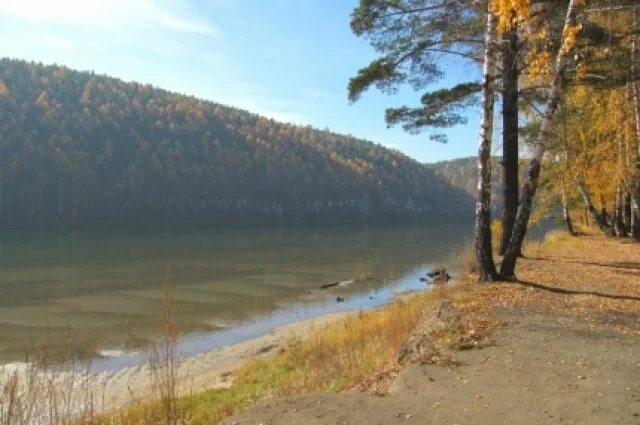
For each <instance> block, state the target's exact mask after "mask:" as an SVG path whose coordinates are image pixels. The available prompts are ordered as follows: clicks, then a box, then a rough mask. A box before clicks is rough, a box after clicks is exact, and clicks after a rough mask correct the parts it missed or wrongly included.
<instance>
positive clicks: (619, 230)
mask: <svg viewBox="0 0 640 425" xmlns="http://www.w3.org/2000/svg"><path fill="white" fill-rule="evenodd" d="M622 194H623V190H622V185H621V184H618V188H617V189H616V211H615V214H614V222H613V225H614V230H615V233H616V235H617V236H618V237H621V238H622V237H624V236H625V231H624V218H623V214H624V207H623V204H622V203H623V195H622Z"/></svg>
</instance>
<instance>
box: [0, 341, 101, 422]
mask: <svg viewBox="0 0 640 425" xmlns="http://www.w3.org/2000/svg"><path fill="white" fill-rule="evenodd" d="M32 351H33V352H35V355H31V356H27V358H26V362H25V363H22V364H18V365H6V366H3V367H1V368H0V425H67V424H69V425H70V424H75V423H80V424H82V425H93V424H98V417H97V414H96V412H97V410H98V408H99V407H100V403H101V401H102V400H101V399H100V397H99V395H98V394H97V393H96V391H95V389H94V388H93V387H92V385H91V382H90V375H89V373H88V370H89V364H87V363H83V362H78V361H77V360H76V359H75V358H74V357H73V356H72V355H71V354H70V353H67V354H65V355H63V356H61V357H58V358H57V359H55V361H54V360H52V356H51V354H50V352H49V349H48V344H42V345H41V346H40V347H38V349H37V350H32ZM79 418H80V419H81V422H78V420H79Z"/></svg>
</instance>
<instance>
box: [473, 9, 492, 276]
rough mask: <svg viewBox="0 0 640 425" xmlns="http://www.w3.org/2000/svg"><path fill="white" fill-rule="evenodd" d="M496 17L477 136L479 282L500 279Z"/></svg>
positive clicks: (487, 45) (486, 60) (489, 37)
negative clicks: (494, 173) (495, 243)
mask: <svg viewBox="0 0 640 425" xmlns="http://www.w3.org/2000/svg"><path fill="white" fill-rule="evenodd" d="M496 24H497V23H496V17H495V15H494V14H493V13H492V12H491V10H489V11H488V15H487V31H486V34H485V46H484V67H483V72H482V74H483V78H482V118H481V125H480V134H479V136H478V195H477V196H478V198H477V201H476V221H475V229H474V235H475V251H476V261H477V262H478V270H479V275H480V276H479V280H480V281H481V282H492V281H495V280H497V279H498V273H497V271H496V266H495V263H494V261H493V250H492V247H491V139H492V137H493V106H494V102H495V94H494V87H493V86H494V75H495V41H496Z"/></svg>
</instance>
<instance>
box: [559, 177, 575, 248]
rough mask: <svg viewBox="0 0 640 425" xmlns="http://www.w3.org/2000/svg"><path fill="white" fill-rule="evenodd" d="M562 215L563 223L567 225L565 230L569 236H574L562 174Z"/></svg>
mask: <svg viewBox="0 0 640 425" xmlns="http://www.w3.org/2000/svg"><path fill="white" fill-rule="evenodd" d="M562 217H563V218H564V225H565V226H566V227H567V232H569V234H570V235H571V236H575V235H576V232H575V230H574V229H573V222H572V221H571V214H570V213H569V202H568V201H567V190H566V186H565V182H564V176H563V177H562Z"/></svg>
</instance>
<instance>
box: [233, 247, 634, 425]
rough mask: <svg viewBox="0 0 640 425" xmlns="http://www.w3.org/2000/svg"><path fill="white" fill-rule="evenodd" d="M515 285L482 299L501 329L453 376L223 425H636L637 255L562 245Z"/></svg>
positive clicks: (260, 409) (269, 403) (285, 404)
mask: <svg viewBox="0 0 640 425" xmlns="http://www.w3.org/2000/svg"><path fill="white" fill-rule="evenodd" d="M519 277H520V278H521V279H522V280H523V282H521V285H509V286H506V285H499V286H492V287H488V288H487V289H486V290H484V289H482V290H481V291H484V292H486V294H485V295H484V296H487V297H490V298H488V299H490V300H493V301H494V306H493V307H492V310H493V314H495V315H496V317H498V318H499V319H501V320H504V321H505V325H504V326H501V327H500V328H499V329H498V330H496V331H494V333H493V335H492V340H493V341H494V344H493V345H491V346H488V347H485V348H483V349H475V350H467V351H460V352H457V353H456V359H457V360H458V361H459V362H460V363H461V365H460V366H455V367H454V366H449V367H447V366H441V365H419V364H413V365H410V366H408V367H406V368H405V369H403V370H402V371H401V372H400V375H399V376H398V378H397V379H396V381H395V383H394V384H393V386H392V387H391V389H390V391H389V394H388V395H386V396H373V395H368V394H363V393H355V392H348V393H338V394H335V393H334V394H314V395H309V396H302V397H288V398H278V399H272V400H266V401H263V402H261V403H259V404H257V405H256V406H254V407H253V408H251V409H249V410H247V411H246V412H244V413H243V414H241V415H238V416H235V417H232V418H230V419H228V420H227V421H225V422H224V423H225V424H228V425H244V424H247V425H248V424H251V425H257V424H263V425H280V424H282V425H287V424H291V425H294V424H295V425H299V424H305V425H320V424H327V425H328V424H352V425H355V424H362V425H364V424H367V425H375V424H380V425H383V424H384V425H387V424H407V425H408V424H460V425H462V424H503V423H504V424H523V425H527V424H532V425H533V424H535V425H539V424H581V425H583V424H594V425H595V424H633V425H640V245H637V244H632V245H630V244H624V243H620V242H618V241H615V240H611V239H604V238H600V237H589V238H582V239H580V240H577V241H571V242H565V243H563V245H562V256H557V255H550V254H549V252H548V251H544V250H542V251H540V252H534V253H532V254H531V255H530V258H528V259H527V260H525V261H523V262H522V265H521V268H520V274H519ZM491 297H493V298H491Z"/></svg>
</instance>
